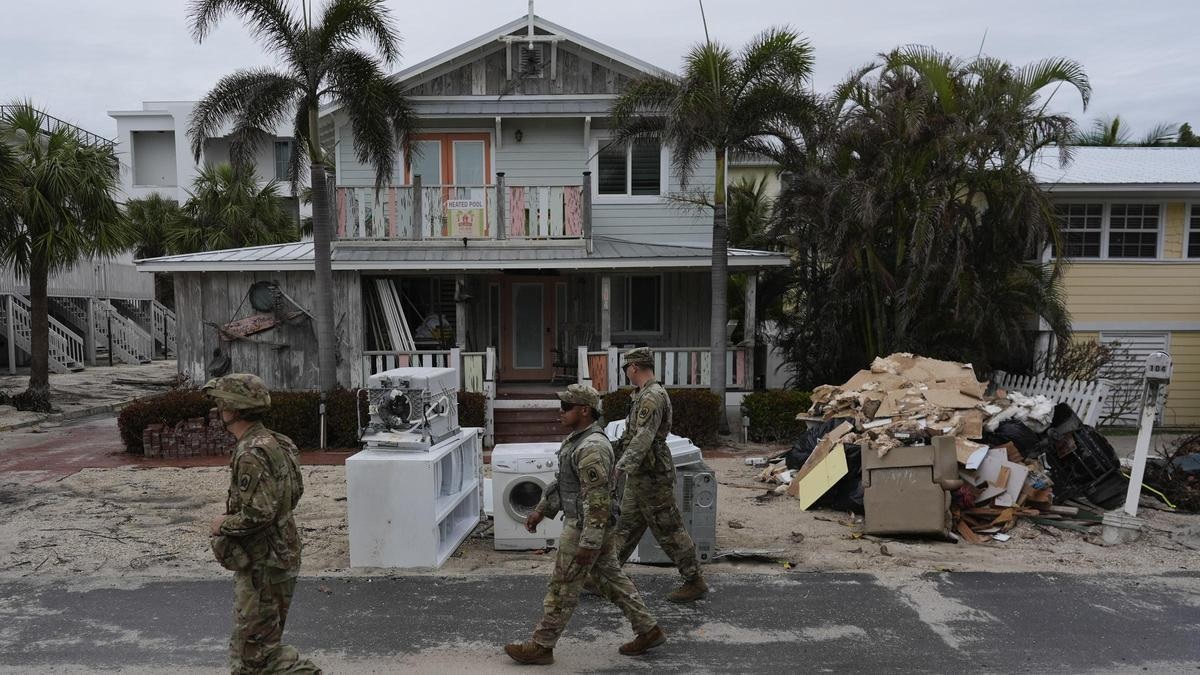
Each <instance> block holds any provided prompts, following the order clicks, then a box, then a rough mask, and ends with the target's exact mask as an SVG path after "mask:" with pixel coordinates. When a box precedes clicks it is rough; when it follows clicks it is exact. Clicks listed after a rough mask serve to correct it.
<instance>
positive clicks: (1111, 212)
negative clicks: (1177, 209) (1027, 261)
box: [1054, 202, 1200, 260]
mask: <svg viewBox="0 0 1200 675" xmlns="http://www.w3.org/2000/svg"><path fill="white" fill-rule="evenodd" d="M1054 210H1055V214H1056V215H1057V216H1058V225H1059V233H1060V235H1061V237H1062V243H1063V247H1062V255H1063V256H1064V257H1066V258H1074V259H1084V260H1086V259H1094V260H1098V259H1112V260H1121V259H1130V260H1147V259H1150V260H1152V259H1155V258H1158V254H1159V244H1160V242H1161V240H1162V205H1161V204H1154V203H1139V202H1114V203H1062V204H1056V205H1055V207H1054ZM1197 249H1198V250H1197V254H1198V255H1200V243H1198V245H1197Z"/></svg>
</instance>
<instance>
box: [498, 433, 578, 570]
mask: <svg viewBox="0 0 1200 675" xmlns="http://www.w3.org/2000/svg"><path fill="white" fill-rule="evenodd" d="M558 448H559V444H558V443H501V444H500V445H497V446H496V447H494V448H492V517H493V519H494V525H493V532H494V534H495V542H496V550H497V551H528V550H532V549H539V548H554V547H556V546H558V538H559V536H561V535H562V527H563V523H562V514H561V513H560V514H559V515H558V517H557V518H555V519H553V520H551V519H549V518H547V519H545V520H543V521H542V522H541V523H540V524H539V525H538V528H537V533H536V534H530V533H529V532H526V531H525V518H526V517H528V516H529V514H530V513H531V512H532V511H533V509H534V507H536V506H537V505H538V502H540V501H541V500H542V495H543V494H544V493H545V491H546V487H547V486H549V485H550V484H551V483H553V482H554V472H555V471H556V470H557V468H558Z"/></svg>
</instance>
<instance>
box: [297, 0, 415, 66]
mask: <svg viewBox="0 0 1200 675" xmlns="http://www.w3.org/2000/svg"><path fill="white" fill-rule="evenodd" d="M364 37H365V38H367V39H368V40H370V41H371V42H372V44H374V45H375V48H376V49H378V50H379V53H380V54H381V55H383V60H384V62H385V63H393V62H395V61H396V60H398V59H399V58H400V34H399V32H398V31H397V30H396V26H395V24H394V23H393V21H392V19H391V13H390V12H389V10H388V8H387V4H386V3H385V2H384V1H383V0H333V2H331V3H329V5H327V6H326V7H325V12H324V14H323V15H322V17H321V21H320V28H319V29H318V38H317V43H318V45H319V49H320V52H321V53H323V54H329V53H331V52H334V51H336V50H339V49H346V48H350V47H353V46H354V43H355V42H356V41H357V40H359V39H360V38H364Z"/></svg>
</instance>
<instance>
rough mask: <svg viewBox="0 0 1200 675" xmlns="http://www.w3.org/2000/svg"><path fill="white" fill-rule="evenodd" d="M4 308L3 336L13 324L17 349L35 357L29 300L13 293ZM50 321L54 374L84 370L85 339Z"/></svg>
mask: <svg viewBox="0 0 1200 675" xmlns="http://www.w3.org/2000/svg"><path fill="white" fill-rule="evenodd" d="M3 299H4V303H3V307H0V310H2V311H0V333H3V334H4V336H7V335H8V322H9V321H10V320H11V321H12V323H13V335H14V337H15V339H14V340H13V342H14V345H13V346H14V347H15V348H16V349H18V350H20V351H22V352H24V353H25V354H31V352H32V349H33V347H32V343H31V339H30V338H31V335H32V332H33V324H32V316H31V314H30V306H29V299H28V298H26V297H25V296H23V295H20V294H19V293H9V294H7V295H5V296H3ZM48 318H49V322H50V345H49V350H48V351H49V362H50V372H52V373H74V372H78V371H80V370H83V365H84V343H83V338H81V337H79V336H78V335H76V334H75V332H74V331H72V330H71V329H69V328H67V327H66V326H64V325H63V324H61V323H59V322H58V321H57V320H56V319H55V318H54V317H52V316H51V317H48Z"/></svg>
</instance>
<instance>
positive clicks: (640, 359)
mask: <svg viewBox="0 0 1200 675" xmlns="http://www.w3.org/2000/svg"><path fill="white" fill-rule="evenodd" d="M623 368H624V369H625V375H626V377H628V378H629V381H630V382H631V383H633V384H634V385H635V386H636V387H637V391H636V392H634V394H633V400H632V401H631V403H630V406H629V416H628V417H626V418H625V432H624V433H623V434H621V438H620V439H619V440H618V441H617V442H616V444H615V446H614V450H615V451H616V457H617V473H616V475H617V477H618V479H619V478H620V477H621V476H622V475H624V476H626V478H625V491H624V494H623V495H622V497H621V519H620V522H618V523H617V540H618V541H619V542H620V544H619V546H620V548H621V563H622V564H624V563H625V561H627V560H629V556H631V555H632V554H633V549H635V548H637V545H638V542H639V541H641V539H642V535H643V534H645V532H646V528H647V527H649V528H650V532H651V533H652V534H653V535H654V538H655V540H657V541H658V545H659V546H661V547H662V550H663V552H664V553H666V554H667V555H668V556H670V558H671V560H672V561H673V562H674V563H675V566H676V567H677V568H679V573H680V574H681V575H683V582H684V583H683V585H682V586H680V587H679V588H677V589H675V590H674V591H672V592H671V594H670V595H668V596H667V599H668V600H670V601H671V602H692V601H694V600H698V599H700V598H702V597H704V595H705V594H706V593H708V586H707V585H706V584H705V583H704V577H703V575H702V574H701V572H700V561H699V559H697V557H696V545H695V543H693V542H692V537H691V536H690V535H689V534H688V532H687V529H686V528H685V527H684V525H683V516H682V514H680V513H679V506H678V505H677V504H676V503H675V464H674V462H673V461H672V460H671V451H670V449H668V448H667V434H668V433H670V432H671V398H670V397H669V396H667V390H666V389H664V388H663V386H662V385H661V384H659V383H658V381H657V380H655V379H654V355H653V354H652V353H651V351H650V350H649V349H647V348H645V347H640V348H638V349H631V350H629V351H628V352H626V353H625V363H624V365H623Z"/></svg>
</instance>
